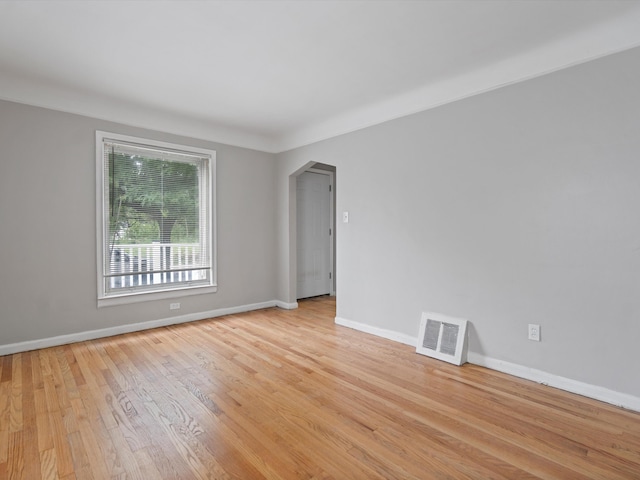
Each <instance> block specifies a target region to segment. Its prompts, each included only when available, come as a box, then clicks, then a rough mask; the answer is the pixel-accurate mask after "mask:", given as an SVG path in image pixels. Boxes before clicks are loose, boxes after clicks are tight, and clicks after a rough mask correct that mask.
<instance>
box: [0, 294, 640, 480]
mask: <svg viewBox="0 0 640 480" xmlns="http://www.w3.org/2000/svg"><path fill="white" fill-rule="evenodd" d="M334 317H335V301H334V299H332V298H330V297H320V298H316V299H311V300H306V301H301V302H300V308H299V309H298V310H294V311H287V310H280V309H277V308H273V309H266V310H260V311H255V312H250V313H246V314H238V315H230V316H226V317H221V318H217V319H212V320H204V321H200V322H194V323H189V324H182V325H176V326H171V327H165V328H159V329H155V330H149V331H145V332H138V333H133V334H128V335H122V336H116V337H111V338H105V339H99V340H94V341H89V342H81V343H76V344H73V345H65V346H60V347H54V348H48V349H43V350H39V351H34V352H26V353H20V354H15V355H9V356H5V357H0V479H25V480H36V479H39V478H43V479H78V480H85V479H140V480H153V479H178V478H181V479H241V480H251V479H318V480H320V479H324V480H329V479H368V480H369V479H503V480H510V479H532V478H542V479H594V480H595V479H606V480H615V479H618V480H622V479H640V414H638V413H634V412H629V411H625V410H623V409H620V408H616V407H613V406H610V405H607V404H603V403H600V402H597V401H595V400H590V399H587V398H584V397H580V396H577V395H573V394H570V393H567V392H563V391H561V390H556V389H553V388H549V387H546V386H543V385H538V384H535V383H532V382H529V381H526V380H521V379H518V378H514V377H510V376H508V375H505V374H501V373H499V372H495V371H491V370H487V369H484V368H481V367H477V366H474V365H468V364H467V365H464V366H462V367H456V366H453V365H449V364H446V363H442V362H439V361H437V360H434V359H431V358H428V357H424V356H421V355H417V354H416V353H415V350H414V349H412V348H410V347H408V346H406V345H402V344H398V343H394V342H391V341H388V340H384V339H381V338H377V337H374V336H371V335H367V334H364V333H361V332H357V331H354V330H350V329H348V328H344V327H340V326H337V325H335V324H334V322H333V318H334Z"/></svg>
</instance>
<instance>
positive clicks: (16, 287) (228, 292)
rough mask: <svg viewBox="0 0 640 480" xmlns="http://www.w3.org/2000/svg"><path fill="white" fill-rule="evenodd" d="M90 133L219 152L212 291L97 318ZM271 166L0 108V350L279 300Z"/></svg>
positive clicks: (31, 110)
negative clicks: (214, 284)
mask: <svg viewBox="0 0 640 480" xmlns="http://www.w3.org/2000/svg"><path fill="white" fill-rule="evenodd" d="M96 130H105V131H109V132H115V133H122V134H127V135H134V136H140V137H146V138H152V139H157V140H161V141H167V142H173V143H180V144H186V145H195V146H200V147H205V148H211V149H214V150H216V152H217V214H218V215H217V222H218V248H217V252H218V285H219V288H218V292H217V293H214V294H207V295H193V296H185V297H180V298H176V299H175V300H174V299H171V300H164V301H151V302H141V303H135V304H131V305H120V306H110V307H104V308H100V309H98V308H97V300H96V299H97V294H96V289H97V287H96V206H95V183H96V181H95V131H96ZM275 165H276V160H275V156H274V155H272V154H268V153H262V152H257V151H253V150H248V149H241V148H236V147H230V146H226V145H221V144H214V143H211V142H205V141H200V140H193V139H188V138H184V137H179V136H175V135H169V134H164V133H159V132H153V131H148V130H143V129H138V128H132V127H127V126H124V125H120V124H115V123H110V122H104V121H100V120H96V119H92V118H87V117H82V116H77V115H70V114H65V113H61V112H55V111H52V110H46V109H41V108H36V107H29V106H25V105H19V104H16V103H10V102H0V229H1V232H2V233H1V237H2V240H1V242H0V245H1V247H0V307H1V308H0V345H8V344H12V343H17V342H23V341H29V340H37V339H43V338H49V337H54V336H58V335H66V334H73V333H78V332H83V331H89V330H96V329H103V328H109V327H114V326H120V325H124V324H132V323H139V322H145V321H150V320H160V319H164V318H169V317H173V316H176V315H186V314H191V313H197V312H206V311H210V310H215V309H218V308H226V307H236V306H241V305H247V304H252V303H258V302H265V301H272V300H274V299H275V298H276V287H275V283H274V276H275V271H276V270H275V269H276V263H275V255H274V252H275V251H276V243H275V242H276V230H275V227H274V225H275V219H276V218H275V209H274V202H275V193H274V185H275ZM170 302H180V303H181V304H182V307H181V309H180V310H177V311H171V312H170V311H169V303H170Z"/></svg>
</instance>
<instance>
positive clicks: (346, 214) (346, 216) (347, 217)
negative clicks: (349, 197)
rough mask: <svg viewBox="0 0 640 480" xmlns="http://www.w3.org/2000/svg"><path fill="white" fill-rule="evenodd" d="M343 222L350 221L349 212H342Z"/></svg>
mask: <svg viewBox="0 0 640 480" xmlns="http://www.w3.org/2000/svg"><path fill="white" fill-rule="evenodd" d="M342 223H349V212H342Z"/></svg>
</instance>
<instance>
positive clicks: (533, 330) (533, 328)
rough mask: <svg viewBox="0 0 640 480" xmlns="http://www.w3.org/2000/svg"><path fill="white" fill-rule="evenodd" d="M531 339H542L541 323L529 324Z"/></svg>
mask: <svg viewBox="0 0 640 480" xmlns="http://www.w3.org/2000/svg"><path fill="white" fill-rule="evenodd" d="M529 340H533V341H534V342H539V341H540V325H536V324H534V323H530V324H529Z"/></svg>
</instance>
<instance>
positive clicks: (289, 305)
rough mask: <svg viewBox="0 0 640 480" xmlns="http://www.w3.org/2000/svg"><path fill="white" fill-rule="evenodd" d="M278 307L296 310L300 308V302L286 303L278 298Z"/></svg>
mask: <svg viewBox="0 0 640 480" xmlns="http://www.w3.org/2000/svg"><path fill="white" fill-rule="evenodd" d="M276 307H278V308H283V309H285V310H295V309H296V308H298V302H293V303H286V302H282V301H280V300H276Z"/></svg>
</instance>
